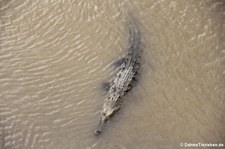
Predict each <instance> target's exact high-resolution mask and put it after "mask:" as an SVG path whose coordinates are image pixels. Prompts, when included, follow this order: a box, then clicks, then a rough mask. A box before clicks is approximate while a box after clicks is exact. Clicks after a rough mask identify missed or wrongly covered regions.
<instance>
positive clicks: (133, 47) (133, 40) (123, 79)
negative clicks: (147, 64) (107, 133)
mask: <svg viewBox="0 0 225 149" xmlns="http://www.w3.org/2000/svg"><path fill="white" fill-rule="evenodd" d="M128 29H129V45H128V46H129V47H128V52H127V55H126V56H124V58H123V59H122V61H121V65H120V66H119V67H118V72H117V73H116V75H115V76H114V77H113V79H112V80H111V81H110V82H109V89H108V93H107V97H106V99H105V100H104V104H103V107H102V111H101V118H100V122H99V125H98V127H97V129H96V130H95V135H99V134H100V133H101V131H102V128H103V126H104V124H105V123H106V122H107V121H108V119H109V118H110V117H111V116H112V115H113V114H114V113H115V112H117V111H118V110H119V109H120V106H121V103H122V102H123V96H124V95H125V94H126V93H127V92H129V91H130V89H131V88H132V87H133V85H132V84H133V81H134V80H136V75H137V73H138V70H139V67H140V59H141V51H142V50H141V38H140V31H139V28H138V27H137V25H136V24H135V22H134V20H131V21H129V22H128Z"/></svg>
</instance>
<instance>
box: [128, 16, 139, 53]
mask: <svg viewBox="0 0 225 149" xmlns="http://www.w3.org/2000/svg"><path fill="white" fill-rule="evenodd" d="M127 26H128V33H129V34H128V52H129V53H132V54H133V55H137V56H138V55H140V52H141V51H142V39H141V31H140V28H139V25H138V21H137V20H136V19H135V17H134V16H133V15H132V14H129V15H128V18H127Z"/></svg>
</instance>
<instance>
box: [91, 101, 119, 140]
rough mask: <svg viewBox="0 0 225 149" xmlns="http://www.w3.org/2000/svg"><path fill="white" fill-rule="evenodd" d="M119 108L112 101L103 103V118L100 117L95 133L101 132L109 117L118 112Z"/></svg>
mask: <svg viewBox="0 0 225 149" xmlns="http://www.w3.org/2000/svg"><path fill="white" fill-rule="evenodd" d="M118 110H119V107H118V106H115V104H114V103H112V102H110V103H109V102H107V103H105V104H104V105H103V109H102V112H101V118H100V122H99V124H98V127H97V129H96V130H95V135H96V136H98V135H99V134H101V132H102V129H103V127H104V125H105V123H106V122H107V121H108V120H109V118H110V117H111V116H112V115H113V114H114V113H115V112H116V111H118Z"/></svg>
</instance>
